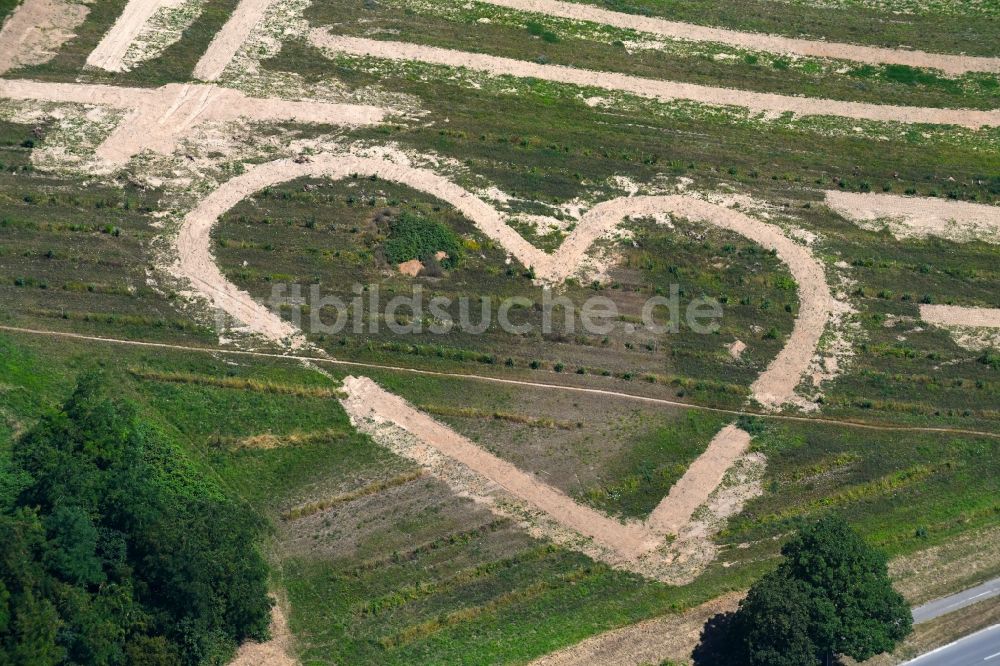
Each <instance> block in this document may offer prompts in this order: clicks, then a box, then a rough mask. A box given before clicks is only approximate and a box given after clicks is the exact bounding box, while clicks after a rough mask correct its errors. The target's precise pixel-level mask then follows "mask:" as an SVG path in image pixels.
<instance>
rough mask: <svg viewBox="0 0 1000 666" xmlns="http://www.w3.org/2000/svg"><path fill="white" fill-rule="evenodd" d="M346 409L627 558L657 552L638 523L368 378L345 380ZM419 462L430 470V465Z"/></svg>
mask: <svg viewBox="0 0 1000 666" xmlns="http://www.w3.org/2000/svg"><path fill="white" fill-rule="evenodd" d="M343 387H344V390H345V391H346V392H347V395H348V397H347V398H346V399H345V400H344V406H345V409H347V411H348V414H349V415H350V416H351V417H352V420H354V421H358V422H361V421H364V420H365V419H375V420H376V421H382V422H385V421H388V422H391V423H394V424H396V425H397V426H399V427H401V428H403V429H404V430H406V431H407V432H409V433H411V434H413V435H416V436H417V437H418V438H419V439H420V440H421V441H423V442H424V443H426V444H427V445H428V446H430V447H432V448H433V449H434V450H435V451H437V452H438V453H440V454H442V455H444V456H447V457H448V458H449V459H451V460H454V461H456V462H458V463H460V464H462V465H464V466H465V467H467V468H468V469H470V470H472V471H473V472H475V473H477V474H480V475H482V476H483V477H485V478H487V479H489V480H490V481H492V482H493V483H495V484H497V485H498V486H500V487H501V488H503V489H504V490H505V491H507V492H508V493H510V494H511V495H513V496H514V497H518V498H520V499H523V500H526V501H527V502H529V503H530V504H532V505H533V506H534V507H536V508H538V509H539V510H541V511H543V512H544V513H546V514H548V515H549V516H551V517H553V518H554V519H555V520H556V521H557V522H559V523H560V524H561V525H564V526H566V527H568V528H570V529H572V530H573V531H575V532H578V533H580V534H583V535H585V536H587V537H589V538H592V539H594V540H595V541H598V542H599V543H601V544H603V545H604V546H605V547H607V548H610V549H612V550H617V551H619V552H621V553H622V554H623V555H625V556H626V557H630V558H638V557H640V556H641V555H643V554H645V553H647V552H649V551H650V550H653V549H654V548H656V547H657V546H658V545H659V544H660V542H661V541H662V536H660V535H658V534H654V533H650V532H648V531H647V530H646V529H644V527H643V526H642V525H640V524H638V523H635V522H632V523H621V522H619V521H617V520H614V519H611V518H608V517H607V516H605V515H603V514H602V513H600V512H598V511H595V510H594V509H591V508H589V507H586V506H583V505H582V504H579V503H577V502H576V501H574V500H573V499H572V498H570V497H569V496H568V495H566V494H565V493H563V492H561V491H560V490H558V489H556V488H553V487H552V486H550V485H548V484H547V483H544V482H543V481H541V480H539V479H538V477H537V476H535V475H534V474H530V473H528V472H524V471H522V470H520V469H518V468H517V467H515V466H514V465H512V464H510V463H509V462H507V461H505V460H502V459H500V458H498V457H496V456H494V455H493V454H491V453H489V452H488V451H485V450H484V449H482V448H480V447H479V446H476V445H475V444H473V443H472V442H470V441H469V440H468V439H466V438H465V437H462V436H461V435H459V434H458V433H456V432H455V431H453V430H451V429H450V428H448V427H447V426H444V425H442V424H440V423H438V422H437V421H435V420H434V419H432V418H431V417H429V416H427V415H426V414H424V413H422V412H420V411H418V410H416V409H414V408H413V407H411V406H410V405H409V404H408V403H407V402H406V401H405V400H403V399H402V398H400V397H398V396H395V395H393V394H391V393H389V392H387V391H385V390H383V389H382V388H380V387H379V386H378V385H377V384H376V383H375V382H373V381H372V380H370V379H368V378H366V377H349V378H347V379H345V380H344V386H343ZM416 462H418V463H422V464H426V463H427V461H426V460H419V459H418V460H417V461H416Z"/></svg>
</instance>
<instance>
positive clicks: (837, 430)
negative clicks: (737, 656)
mask: <svg viewBox="0 0 1000 666" xmlns="http://www.w3.org/2000/svg"><path fill="white" fill-rule="evenodd" d="M0 345H2V350H3V354H2V358H3V359H4V362H3V364H2V365H0V384H2V385H3V386H4V393H3V395H4V396H10V399H7V400H5V401H4V414H3V417H4V421H3V424H2V425H3V426H4V428H5V430H3V432H4V433H6V435H5V436H9V434H10V432H11V431H16V430H19V429H21V428H23V427H26V426H27V425H28V424H30V423H31V422H32V420H33V419H34V418H35V417H37V415H38V413H40V411H41V410H44V409H45V408H46V407H47V406H51V405H53V404H56V403H57V402H58V401H59V400H60V399H62V398H63V397H64V395H65V394H66V392H68V391H69V390H70V388H71V386H72V383H73V380H74V377H75V376H76V375H77V374H78V373H80V372H82V371H84V370H86V369H88V368H92V367H95V366H99V367H103V368H104V369H105V371H106V372H109V373H112V374H113V376H115V377H118V378H120V386H121V391H122V393H123V394H124V395H128V396H129V397H131V398H133V399H134V400H136V401H138V402H139V403H140V405H142V407H143V409H144V411H145V412H146V413H148V414H149V415H150V418H152V419H154V421H155V422H157V423H160V424H162V426H163V427H164V429H165V430H166V431H167V432H168V433H169V434H170V435H171V436H172V437H173V438H175V439H176V441H177V442H179V443H180V444H181V446H182V447H183V448H184V450H185V451H186V453H187V455H189V456H190V457H191V459H192V461H194V463H195V464H197V465H198V466H199V467H200V468H201V469H205V470H208V471H209V472H210V473H211V474H212V475H214V476H215V477H216V478H217V479H218V480H219V481H220V483H221V484H222V485H223V487H225V488H227V489H228V490H229V491H230V492H231V493H233V494H234V495H235V496H238V497H241V498H243V499H244V500H245V501H246V502H247V503H248V504H249V505H250V506H252V507H255V508H256V510H257V511H259V512H260V513H261V514H262V515H263V516H265V517H266V518H268V520H269V521H270V522H271V524H272V526H273V528H272V529H273V532H272V533H273V535H274V537H273V539H274V540H273V543H272V545H271V546H270V552H271V559H272V563H273V564H274V566H275V577H276V578H275V584H276V585H278V586H280V587H281V588H282V589H284V590H286V591H287V598H288V601H289V603H290V605H291V617H290V621H291V625H292V629H293V630H294V631H295V633H296V635H297V636H298V637H299V641H300V648H301V654H302V657H303V658H304V661H306V662H308V663H340V662H343V661H351V662H353V663H373V662H378V663H412V662H413V661H415V660H417V661H427V660H430V661H438V660H441V661H469V662H473V661H491V662H508V661H514V662H517V661H523V660H527V659H530V658H532V657H534V656H538V655H540V654H543V653H545V652H547V651H549V650H551V649H555V648H557V647H559V646H562V645H567V644H570V643H572V642H575V641H576V640H578V639H580V638H583V637H585V636H587V635H590V634H592V633H594V632H597V631H600V630H602V629H606V628H610V627H614V626H619V625H622V624H627V623H630V622H633V621H636V620H639V619H642V618H644V617H648V616H651V615H656V614H662V613H666V612H674V611H678V610H681V609H683V608H686V607H690V606H691V605H694V604H697V603H700V602H701V601H703V600H705V599H708V598H711V597H713V596H715V595H717V594H720V593H722V592H725V591H729V590H736V589H741V588H743V587H745V586H746V585H747V584H748V583H749V581H750V580H752V579H753V578H754V577H755V576H757V575H759V573H760V572H761V571H762V570H764V569H766V568H767V567H768V566H770V562H772V561H773V558H774V557H775V555H776V554H777V549H778V547H779V545H780V537H781V536H782V535H784V534H787V533H788V531H789V530H790V529H792V528H794V527H795V526H796V525H798V524H801V522H802V521H805V520H808V519H809V518H811V517H814V516H816V515H819V514H821V513H822V512H825V511H835V512H837V513H839V514H840V515H842V516H844V517H845V518H847V519H848V520H849V521H850V522H851V523H852V524H853V525H854V526H855V527H856V528H858V529H859V530H861V531H862V532H863V533H864V534H865V535H866V536H867V537H868V538H869V539H870V540H871V541H872V542H874V543H877V544H879V545H881V546H883V547H884V548H886V549H887V550H888V551H889V552H890V553H891V554H893V555H896V556H899V555H906V554H908V553H913V552H915V551H919V550H922V549H924V548H927V547H930V546H933V545H935V544H941V543H947V542H948V541H949V540H950V539H951V538H952V537H954V536H956V535H959V534H974V533H975V532H976V531H978V530H980V529H982V528H984V527H989V526H995V525H996V516H997V512H998V511H1000V506H998V505H997V502H996V496H997V494H996V491H997V486H996V478H997V477H998V474H997V472H998V470H996V469H994V467H995V466H996V465H997V464H998V459H997V456H996V441H995V440H988V439H975V438H966V437H949V438H948V439H947V441H946V442H945V443H944V445H942V442H941V437H940V436H937V435H917V434H908V435H907V436H906V437H905V438H901V437H899V436H898V435H897V434H888V433H887V434H882V433H873V432H868V431H860V430H852V429H845V428H842V427H833V426H818V425H809V424H794V425H792V424H787V423H780V422H777V421H773V420H768V419H764V420H761V421H760V422H758V423H756V424H755V425H753V426H752V427H753V428H754V432H755V433H756V434H757V439H756V440H755V447H756V448H758V449H759V450H761V451H763V452H764V453H765V454H766V455H767V457H768V471H767V477H766V479H765V486H766V493H765V495H764V496H762V497H761V498H759V499H757V500H754V501H753V502H752V503H751V504H750V505H749V506H748V507H747V509H746V511H744V513H743V514H742V515H741V516H740V517H739V518H738V519H736V520H735V521H733V522H732V523H731V525H730V528H729V529H728V530H727V531H726V532H725V533H724V534H723V535H722V538H721V543H722V545H723V551H722V555H721V556H720V558H719V560H718V561H717V563H716V564H714V565H713V566H712V567H711V568H710V569H709V570H708V571H707V572H706V573H705V574H704V575H703V576H702V577H701V578H700V579H699V580H698V581H696V582H695V583H693V584H691V585H688V586H684V587H679V588H676V587H668V586H664V585H661V584H656V583H650V582H649V581H644V580H642V579H640V578H638V577H636V576H633V575H631V574H624V573H620V572H616V571H613V570H611V569H609V568H607V567H606V566H605V565H603V564H599V563H595V562H593V561H590V560H588V559H587V558H586V557H584V556H581V555H579V554H576V553H573V552H570V551H565V550H562V549H560V548H557V547H554V546H551V545H548V544H546V543H544V542H540V541H537V540H535V539H532V538H530V537H528V536H526V535H525V534H524V533H523V532H521V531H520V530H519V529H517V528H516V527H515V526H514V525H513V524H511V523H510V522H508V521H506V520H498V519H496V518H494V517H492V516H491V515H489V514H488V513H486V512H484V511H483V510H482V509H479V508H476V507H474V506H472V505H471V503H470V502H469V500H464V499H460V498H456V497H454V496H452V495H451V493H450V492H449V491H448V490H447V489H446V488H445V487H444V486H443V485H442V484H441V483H440V482H439V481H436V480H434V479H432V478H430V477H426V476H423V475H419V474H413V473H412V471H411V470H412V469H413V468H412V466H411V464H410V463H408V462H406V461H402V460H400V459H398V458H395V457H393V456H392V455H391V454H388V453H386V452H385V451H384V450H383V449H381V448H379V447H377V446H375V445H373V444H372V443H371V442H370V441H369V440H367V438H365V437H360V436H358V435H356V434H353V432H352V430H351V429H350V427H349V425H348V424H347V421H346V417H345V415H344V413H343V412H342V411H341V409H340V408H339V405H338V404H337V403H336V401H335V399H334V398H333V397H332V396H333V394H332V393H331V392H330V389H331V388H333V387H334V386H335V385H334V384H332V383H331V382H330V380H328V379H326V378H325V377H322V376H321V375H319V374H317V373H315V372H313V371H311V370H308V369H305V368H302V367H301V366H298V365H296V364H294V363H293V362H289V361H282V360H277V359H275V360H260V359H254V360H249V359H246V358H241V357H228V358H227V357H225V356H223V357H219V356H217V355H213V354H191V353H184V352H171V351H166V350H143V349H134V348H128V347H110V346H106V345H102V344H96V345H95V344H94V343H85V342H73V341H64V340H55V339H45V338H37V337H27V336H22V335H18V334H2V335H0ZM334 373H335V375H337V376H340V374H341V373H340V372H339V371H337V370H336V369H334ZM375 376H376V379H378V380H379V381H380V382H382V383H383V384H384V385H385V386H387V387H388V388H390V389H391V390H393V391H396V392H399V393H400V394H402V395H404V396H405V397H407V398H408V399H410V400H412V401H413V402H414V403H415V404H417V405H421V406H424V407H428V408H430V410H431V411H432V412H433V410H434V409H435V408H436V409H438V411H442V412H446V411H447V410H448V409H449V408H454V409H458V408H464V409H479V410H482V411H487V410H490V411H495V412H502V413H506V414H511V415H516V414H524V413H530V414H531V415H532V416H533V417H535V418H537V419H549V420H551V421H552V422H553V423H554V424H558V423H560V422H561V421H562V420H570V421H574V420H575V421H576V423H574V424H573V427H572V429H571V430H567V431H562V430H561V429H560V428H559V426H558V425H552V426H548V425H544V426H539V425H537V424H536V425H534V426H527V425H526V424H524V423H521V422H519V421H518V420H517V419H504V418H491V419H483V418H474V417H471V416H463V415H459V416H439V418H442V419H443V420H445V421H446V422H448V423H450V424H451V425H453V426H454V427H456V428H458V429H459V430H460V431H462V432H466V433H467V434H469V435H470V436H472V437H473V438H475V439H476V440H477V441H479V442H480V443H482V444H483V445H484V446H487V447H488V448H491V449H492V450H494V451H495V452H497V453H499V454H501V455H504V456H505V457H509V458H510V459H512V460H516V461H517V462H518V464H521V465H523V466H524V467H525V468H527V469H532V470H535V471H537V472H538V473H540V474H544V475H546V476H548V477H550V478H552V479H553V480H554V481H556V482H559V483H565V484H566V485H567V487H569V488H570V489H572V488H573V487H574V485H573V484H574V482H575V481H574V480H575V479H577V478H579V479H581V480H582V481H584V483H581V484H578V485H577V486H575V487H576V488H577V490H578V492H577V494H578V495H579V496H580V497H581V498H582V499H584V500H585V501H592V502H593V503H595V505H597V506H600V507H601V508H604V509H606V510H608V511H611V512H621V513H623V514H625V515H642V514H643V513H644V512H646V511H648V506H649V499H650V498H653V497H655V496H656V494H657V493H660V492H663V489H662V487H659V486H658V478H663V479H666V478H668V477H669V476H670V475H671V474H672V473H673V470H674V468H675V466H676V465H678V464H682V463H683V462H684V461H685V460H687V459H689V458H690V456H691V455H692V454H693V453H696V451H694V450H693V449H692V443H693V441H700V442H702V446H703V444H704V442H705V441H706V439H707V438H708V437H709V436H711V434H712V433H713V431H714V429H715V428H716V427H717V426H718V424H719V423H721V422H722V420H721V419H719V418H718V417H712V416H705V415H700V414H698V413H696V412H680V411H678V412H670V411H664V410H652V409H650V408H648V407H640V406H637V405H636V404H634V403H627V402H613V401H608V400H607V399H604V400H603V409H604V412H603V413H605V414H608V415H610V416H611V419H612V420H611V422H610V423H609V422H608V421H607V420H605V419H603V418H601V414H600V413H598V412H597V411H596V409H595V405H594V404H591V403H588V402H587V401H586V400H581V399H578V397H576V396H565V397H564V396H561V395H559V394H554V393H553V392H552V391H530V392H524V391H516V392H515V391H497V392H491V393H489V394H486V393H484V392H481V391H476V390H472V387H470V386H468V385H467V384H464V383H462V382H458V381H457V380H442V379H433V378H432V379H422V378H414V377H413V376H411V375H395V374H391V373H380V374H376V375H375ZM468 396H473V397H472V399H471V400H470V399H469V398H468ZM748 427H751V426H748ZM556 431H558V435H559V436H558V437H556V438H555V439H552V438H550V435H551V433H553V432H556ZM679 436H683V441H679V440H678V437H679ZM692 440H693V441H692ZM560 479H561V481H560ZM373 487H374V488H375V490H371V489H372V488H373ZM616 488H617V489H625V490H624V491H622V490H615V489H616ZM365 489H367V490H365ZM586 489H589V492H588V491H587V490H586ZM597 490H599V491H600V492H597ZM352 491H353V494H351V493H352ZM345 496H346V497H348V498H349V499H346V500H342V501H340V502H334V503H331V504H330V505H329V506H330V507H331V508H329V509H326V510H322V511H318V512H312V513H308V512H307V513H305V514H304V515H300V516H296V517H289V516H288V515H287V514H289V512H290V510H292V509H294V508H295V507H301V506H303V505H307V504H308V503H310V502H315V501H317V500H323V499H324V498H337V497H345ZM293 515H294V514H293ZM959 556H960V554H959V553H955V557H959Z"/></svg>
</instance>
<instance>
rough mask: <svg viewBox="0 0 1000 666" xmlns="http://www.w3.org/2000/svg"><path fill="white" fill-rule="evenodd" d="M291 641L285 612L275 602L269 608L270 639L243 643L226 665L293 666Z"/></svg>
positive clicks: (294, 660)
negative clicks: (261, 641)
mask: <svg viewBox="0 0 1000 666" xmlns="http://www.w3.org/2000/svg"><path fill="white" fill-rule="evenodd" d="M291 643H292V634H291V632H290V631H289V630H288V620H287V619H285V612H284V610H282V608H281V606H280V605H279V604H275V605H274V606H273V607H272V608H271V640H269V641H267V642H266V643H254V642H253V641H248V642H246V643H244V644H243V645H241V646H240V649H239V650H237V652H236V656H235V657H233V660H232V661H231V662H229V664H228V666H295V665H296V664H298V661H297V660H296V659H295V658H294V657H292V655H291Z"/></svg>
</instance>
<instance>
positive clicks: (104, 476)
mask: <svg viewBox="0 0 1000 666" xmlns="http://www.w3.org/2000/svg"><path fill="white" fill-rule="evenodd" d="M10 454H11V455H10V459H9V461H8V462H6V463H3V462H0V664H11V665H21V664H25V665H28V664H30V665H31V666H45V665H47V664H63V663H77V664H108V665H113V664H129V665H143V664H145V665H149V666H153V665H163V666H166V665H168V664H176V665H182V664H204V663H221V662H223V661H224V660H225V659H226V658H227V657H228V656H229V655H230V654H231V653H232V650H233V648H234V646H235V645H236V644H237V643H238V642H241V641H243V640H244V639H247V638H264V637H266V633H267V627H268V619H269V615H270V613H269V610H270V601H269V599H268V597H267V568H266V564H265V562H264V560H263V558H262V557H261V555H260V553H259V551H258V550H257V547H256V544H257V543H258V541H259V535H260V530H261V527H262V525H261V523H260V520H259V519H258V518H256V517H254V516H252V514H249V513H248V512H247V511H246V510H245V509H244V508H243V507H241V506H239V505H237V504H235V503H234V502H232V501H230V500H229V499H227V498H226V496H225V495H224V494H223V493H221V492H220V491H219V490H218V488H217V487H216V486H214V485H212V484H211V483H208V482H207V481H206V480H205V479H204V478H202V477H201V476H200V475H199V474H197V473H196V472H195V471H193V469H192V468H191V466H190V465H187V464H185V461H184V460H183V458H182V457H181V456H179V455H178V454H177V452H176V451H175V450H174V449H173V448H172V445H171V444H170V442H169V440H168V439H167V438H166V437H165V436H164V435H163V433H162V431H160V430H158V429H157V428H156V427H154V426H152V425H150V424H149V423H147V422H144V421H143V419H141V418H140V417H139V414H138V411H137V408H136V407H135V406H134V405H133V404H132V403H130V402H128V401H125V400H122V399H119V398H117V397H112V396H110V395H109V393H108V390H107V388H106V387H105V386H104V381H103V380H102V378H101V377H100V376H98V375H93V376H88V377H85V378H84V379H83V380H82V381H81V382H80V384H79V386H78V387H77V389H76V391H75V393H74V394H73V395H72V397H71V398H70V399H69V401H68V402H67V403H66V404H65V405H64V406H63V408H62V409H61V410H60V411H58V412H56V413H52V414H50V415H48V416H46V417H44V418H42V419H41V420H40V422H39V423H38V424H37V425H36V426H35V427H34V428H33V429H32V430H30V431H29V432H27V433H25V434H24V435H22V436H21V437H20V438H18V439H17V441H16V442H15V443H14V445H13V450H12V451H11V452H10Z"/></svg>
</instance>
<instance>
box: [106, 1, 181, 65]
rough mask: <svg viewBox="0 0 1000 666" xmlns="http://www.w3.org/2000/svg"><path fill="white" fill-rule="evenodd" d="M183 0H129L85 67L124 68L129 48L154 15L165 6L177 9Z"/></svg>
mask: <svg viewBox="0 0 1000 666" xmlns="http://www.w3.org/2000/svg"><path fill="white" fill-rule="evenodd" d="M181 2H182V0H131V1H130V2H129V3H128V4H127V5H125V9H124V10H123V11H122V13H121V14H120V15H119V16H118V20H116V21H115V23H114V25H112V26H111V29H110V30H108V31H107V32H106V33H105V34H104V37H103V38H102V39H101V41H100V42H99V43H98V44H97V46H96V47H95V48H94V50H93V51H91V52H90V55H89V56H87V64H88V65H90V66H91V67H97V68H99V69H103V70H106V71H109V72H120V71H122V70H123V69H124V63H123V58H124V57H125V52H126V51H128V47H129V45H130V44H132V42H133V41H135V38H136V37H138V36H139V33H140V32H142V29H143V27H144V26H145V25H146V21H148V20H149V19H150V18H151V17H152V16H153V14H155V13H156V12H157V11H158V10H159V9H162V8H164V7H176V6H177V5H179V4H180V3H181Z"/></svg>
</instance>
